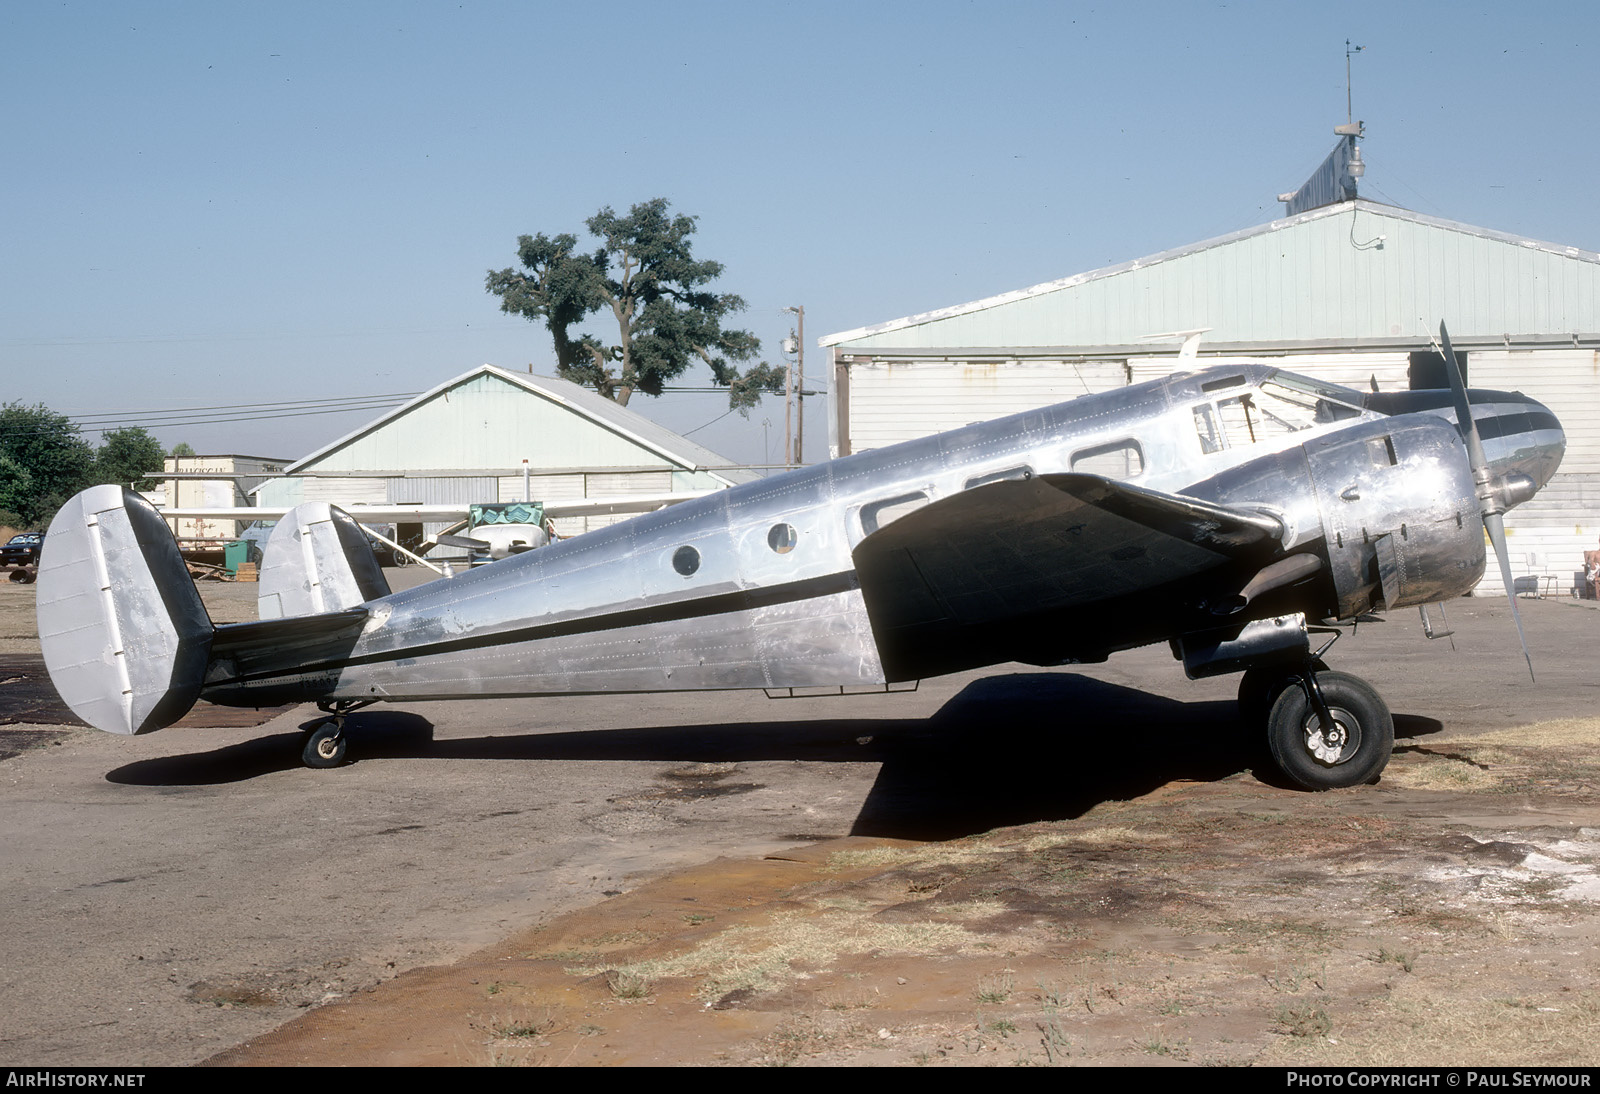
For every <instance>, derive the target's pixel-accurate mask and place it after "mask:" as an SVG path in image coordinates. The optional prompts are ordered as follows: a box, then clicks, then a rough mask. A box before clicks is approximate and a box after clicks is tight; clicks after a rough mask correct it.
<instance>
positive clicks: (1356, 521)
mask: <svg viewBox="0 0 1600 1094" xmlns="http://www.w3.org/2000/svg"><path fill="white" fill-rule="evenodd" d="M1301 447H1302V448H1303V449H1304V451H1305V454H1306V461H1307V465H1308V466H1309V468H1310V472H1311V481H1312V483H1313V485H1314V487H1315V491H1316V499H1317V509H1318V511H1319V513H1320V514H1321V520H1322V533H1323V537H1324V541H1325V545H1326V546H1325V549H1326V552H1327V557H1328V564H1329V570H1330V573H1331V575H1332V577H1333V584H1334V588H1335V590H1336V592H1337V594H1338V611H1337V614H1338V616H1339V617H1340V618H1348V617H1350V616H1354V615H1360V614H1361V613H1362V612H1365V611H1369V610H1372V609H1378V608H1389V609H1392V608H1403V607H1407V606H1410V605H1414V604H1431V603H1433V602H1435V601H1439V600H1448V599H1450V598H1452V597H1457V596H1461V595H1462V594H1463V593H1465V592H1467V591H1468V590H1469V589H1471V588H1472V587H1473V586H1474V585H1475V584H1477V582H1478V579H1479V578H1481V577H1482V576H1483V567H1484V547H1483V524H1482V516H1481V514H1480V511H1479V508H1478V499H1477V492H1476V490H1475V489H1474V486H1473V481H1472V469H1471V467H1470V465H1469V463H1468V459H1467V449H1466V445H1465V444H1464V443H1462V440H1461V435H1460V434H1459V433H1458V432H1456V429H1455V427H1454V426H1453V425H1451V424H1450V423H1449V422H1446V421H1444V420H1442V419H1440V418H1437V417H1434V416H1432V415H1428V414H1408V415H1404V416H1402V417H1398V418H1389V419H1385V420H1383V421H1376V422H1367V423H1365V424H1363V425H1361V426H1356V427H1350V428H1346V429H1343V430H1340V431H1339V432H1337V433H1330V434H1325V435H1324V436H1321V437H1315V438H1313V439H1311V440H1309V441H1307V442H1306V443H1305V444H1304V445H1302V446H1301Z"/></svg>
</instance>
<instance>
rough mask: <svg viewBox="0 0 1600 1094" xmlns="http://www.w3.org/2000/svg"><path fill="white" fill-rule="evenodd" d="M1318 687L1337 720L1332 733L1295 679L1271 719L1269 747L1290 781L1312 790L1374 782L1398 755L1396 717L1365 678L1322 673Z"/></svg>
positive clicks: (1279, 701) (1269, 724) (1268, 736)
mask: <svg viewBox="0 0 1600 1094" xmlns="http://www.w3.org/2000/svg"><path fill="white" fill-rule="evenodd" d="M1317 684H1318V685H1319V686H1320V688H1321V689H1322V698H1323V701H1324V702H1326V703H1327V705H1328V713H1329V714H1331V715H1332V716H1333V729H1332V730H1331V731H1329V730H1327V729H1324V727H1323V725H1322V719H1321V718H1319V717H1317V712H1316V710H1315V709H1313V708H1312V705H1311V702H1310V700H1308V699H1307V698H1306V693H1305V689H1304V688H1303V687H1301V686H1300V684H1299V682H1298V681H1293V680H1291V683H1290V686H1288V687H1285V688H1284V689H1283V690H1282V691H1281V692H1280V693H1279V695H1278V697H1277V699H1276V700H1275V701H1274V702H1273V704H1272V713H1271V714H1269V715H1268V716H1267V744H1268V746H1269V747H1270V748H1271V750H1272V758H1273V760H1274V761H1275V762H1276V763H1277V765H1278V768H1279V770H1281V771H1282V772H1283V773H1284V774H1285V775H1286V776H1288V777H1289V779H1290V781H1292V782H1294V783H1295V784H1296V785H1297V786H1301V787H1304V788H1305V789H1307V790H1333V789H1336V788H1338V787H1345V786H1359V785H1361V784H1362V783H1368V782H1372V781H1374V780H1375V779H1377V777H1378V776H1379V775H1380V774H1381V773H1382V772H1383V769H1384V767H1385V766H1386V765H1387V764H1388V762H1389V754H1390V753H1391V752H1393V751H1394V719H1393V718H1392V717H1391V716H1390V714H1389V707H1388V705H1387V704H1386V703H1384V701H1383V698H1382V696H1380V695H1379V694H1378V693H1377V692H1376V691H1374V690H1373V689H1372V687H1371V685H1369V684H1368V683H1367V682H1366V681H1365V680H1362V679H1360V678H1359V677H1355V676H1350V675H1347V674H1345V673H1342V672H1319V673H1317Z"/></svg>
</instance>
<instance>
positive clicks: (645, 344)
mask: <svg viewBox="0 0 1600 1094" xmlns="http://www.w3.org/2000/svg"><path fill="white" fill-rule="evenodd" d="M669 207H670V205H669V203H668V202H667V200H666V199H665V198H655V199H653V200H651V201H646V202H641V203H640V204H638V205H635V206H633V208H631V209H629V210H628V213H627V215H626V216H619V215H618V214H617V213H615V212H614V211H613V210H612V209H611V208H610V207H609V206H607V207H606V208H604V209H601V210H600V211H599V212H598V213H596V214H595V215H594V216H592V217H590V218H589V219H588V221H586V222H585V227H587V228H588V230H589V233H590V235H591V236H593V237H594V238H595V239H596V240H597V241H598V244H599V245H598V246H597V247H595V249H594V250H592V251H580V250H579V247H578V239H577V237H576V236H574V235H571V234H561V235H555V236H547V235H544V234H543V233H540V234H539V235H536V236H522V237H520V238H519V239H518V240H517V258H518V261H519V262H520V263H521V269H517V268H516V267H507V268H506V269H503V270H491V271H489V275H488V278H487V280H486V282H485V286H486V288H487V290H488V291H489V292H490V293H493V294H494V295H496V296H498V297H500V310H501V311H503V312H506V313H508V314H511V315H521V316H524V317H525V318H527V319H528V320H530V321H533V322H543V323H544V325H545V329H546V330H548V331H549V332H550V337H551V339H552V340H553V341H554V343H555V351H556V371H557V372H558V373H559V374H560V375H561V376H562V377H563V378H565V379H567V380H571V381H573V382H574V383H578V384H582V385H584V386H585V387H591V388H593V389H594V390H595V391H598V392H599V393H600V394H602V395H604V396H606V397H607V398H611V399H615V400H616V401H617V402H619V403H622V404H623V405H627V402H628V399H629V397H630V396H631V395H632V394H633V393H634V392H635V391H642V392H644V393H645V394H646V395H660V394H661V390H662V387H663V385H665V384H666V383H667V382H668V381H670V380H672V379H674V378H676V377H678V376H680V375H682V374H683V373H684V372H685V371H686V370H687V369H688V368H689V367H690V365H692V364H693V363H694V362H696V361H702V362H704V363H705V364H706V365H707V366H708V367H709V368H710V369H711V375H712V377H713V378H714V380H715V381H716V382H717V383H718V384H720V385H722V386H723V387H726V388H727V389H728V402H729V405H730V406H732V407H734V408H735V409H738V410H740V411H741V412H746V411H748V409H749V408H750V407H751V406H754V405H755V404H756V403H757V402H758V401H759V400H760V398H761V395H762V393H763V392H781V391H782V390H783V378H784V373H783V370H782V369H781V368H776V367H773V366H771V365H768V364H767V363H766V362H757V363H755V364H753V365H751V366H750V367H748V368H747V369H745V370H744V371H740V369H739V367H738V365H739V364H740V363H743V362H747V361H751V360H752V359H754V358H755V356H756V355H757V354H758V353H759V352H760V351H761V342H760V341H759V340H758V339H757V338H756V337H755V335H753V334H751V333H750V332H749V331H746V330H730V329H728V328H726V327H724V326H723V323H724V321H725V320H727V319H728V318H729V317H730V316H732V315H734V314H736V313H738V312H741V311H743V310H744V308H745V302H744V300H743V299H741V298H740V297H738V296H735V295H733V294H732V293H718V292H715V291H713V290H712V289H711V288H710V285H711V283H712V282H713V281H715V280H716V279H717V278H718V277H720V276H721V275H722V264H721V263H720V262H713V261H710V260H701V259H696V258H695V257H694V254H693V251H692V248H691V245H690V237H691V236H692V235H694V232H695V227H696V219H697V218H695V217H692V216H681V215H680V216H672V215H671V214H670V213H669V212H668V209H669ZM597 313H604V314H606V315H608V316H609V317H610V319H611V321H612V322H613V323H614V324H615V334H614V338H612V339H607V338H605V337H603V336H597V335H596V334H594V333H592V332H589V331H583V330H580V329H579V327H580V325H581V324H583V323H584V321H585V320H587V319H588V318H589V317H590V316H592V315H595V314H597ZM601 329H603V330H604V329H610V324H605V325H604V326H602V328H601Z"/></svg>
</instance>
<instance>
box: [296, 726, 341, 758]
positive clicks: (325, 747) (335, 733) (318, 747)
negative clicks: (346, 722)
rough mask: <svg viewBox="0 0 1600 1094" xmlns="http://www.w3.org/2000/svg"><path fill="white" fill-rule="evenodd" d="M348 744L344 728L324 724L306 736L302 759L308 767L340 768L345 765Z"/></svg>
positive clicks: (301, 753) (301, 754)
mask: <svg viewBox="0 0 1600 1094" xmlns="http://www.w3.org/2000/svg"><path fill="white" fill-rule="evenodd" d="M348 743H349V742H348V741H347V740H346V739H345V736H344V733H343V727H342V726H340V725H339V724H338V723H336V722H323V723H322V724H321V725H320V726H318V727H317V728H316V729H313V730H312V731H311V732H310V733H309V734H307V735H306V744H305V748H304V749H302V750H301V752H300V758H301V759H302V760H304V761H305V765H306V766H307V767H338V766H339V765H340V764H342V763H344V750H345V746H346V745H347V744H348Z"/></svg>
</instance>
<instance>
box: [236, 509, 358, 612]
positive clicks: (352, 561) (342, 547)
mask: <svg viewBox="0 0 1600 1094" xmlns="http://www.w3.org/2000/svg"><path fill="white" fill-rule="evenodd" d="M259 580H260V591H259V593H258V594H257V602H256V603H257V614H258V615H259V616H260V617H261V618H262V619H285V618H289V617H292V616H298V615H320V614H322V613H324V612H337V611H342V610H343V609H345V608H350V607H354V606H355V605H357V604H364V603H365V602H367V601H368V600H376V599H377V598H378V597H380V596H388V595H389V582H388V581H387V580H386V579H385V578H384V576H383V569H382V567H380V566H379V565H378V557H377V555H375V554H373V551H372V544H371V543H370V542H369V541H368V540H367V534H366V533H365V532H363V531H362V530H361V525H359V524H357V523H356V521H355V519H354V518H353V517H351V516H350V514H349V513H346V512H345V511H344V510H343V509H340V508H339V507H338V506H334V505H329V504H328V503H327V502H325V501H308V502H306V503H304V504H303V505H297V506H295V507H294V508H293V509H291V510H289V512H288V513H287V514H286V515H285V516H284V518H283V519H282V520H280V521H279V522H278V524H277V527H275V528H273V529H272V535H271V536H270V537H269V538H268V539H267V545H266V547H265V549H264V550H263V551H262V553H261V574H260V579H259Z"/></svg>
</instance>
